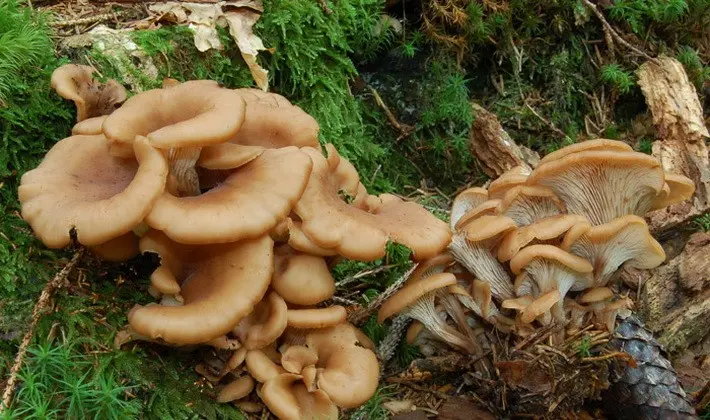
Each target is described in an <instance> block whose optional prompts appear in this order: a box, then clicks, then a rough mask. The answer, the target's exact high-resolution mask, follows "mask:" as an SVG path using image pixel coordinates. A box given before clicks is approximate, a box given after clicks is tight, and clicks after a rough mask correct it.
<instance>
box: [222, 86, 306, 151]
mask: <svg viewBox="0 0 710 420" xmlns="http://www.w3.org/2000/svg"><path fill="white" fill-rule="evenodd" d="M234 92H236V93H237V94H239V95H240V96H241V97H243V98H244V100H245V102H246V117H245V118H244V123H243V124H242V127H241V129H240V130H239V132H238V133H237V134H236V135H235V136H234V137H233V138H232V140H231V141H232V142H233V143H238V144H242V145H247V146H261V147H266V148H276V149H278V148H281V147H286V146H297V147H313V148H315V149H320V143H319V142H318V131H319V130H320V128H319V126H318V122H316V120H315V119H314V118H313V117H311V116H310V115H308V114H307V113H306V112H304V111H303V110H302V109H301V108H299V107H298V106H295V105H293V104H291V102H289V101H288V99H286V98H284V97H283V96H281V95H278V94H276V93H267V92H263V91H261V90H258V89H248V88H245V89H236V90H235V91H234Z"/></svg>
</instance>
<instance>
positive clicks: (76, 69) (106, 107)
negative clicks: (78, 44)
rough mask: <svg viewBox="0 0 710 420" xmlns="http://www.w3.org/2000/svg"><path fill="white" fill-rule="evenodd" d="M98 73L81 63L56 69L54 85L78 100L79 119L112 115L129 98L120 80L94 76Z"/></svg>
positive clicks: (59, 92) (58, 89)
mask: <svg viewBox="0 0 710 420" xmlns="http://www.w3.org/2000/svg"><path fill="white" fill-rule="evenodd" d="M94 72H95V70H94V68H93V67H90V66H84V65H79V64H65V65H63V66H60V67H58V68H57V69H55V70H54V72H52V78H51V81H50V85H51V86H52V89H54V90H55V91H57V93H58V94H59V96H61V97H62V98H64V99H69V100H72V101H74V104H75V105H76V120H77V122H81V121H84V120H86V119H87V118H92V117H98V116H101V115H107V114H110V113H111V112H112V111H113V110H114V109H116V108H117V107H118V106H120V105H121V103H123V102H124V101H125V100H126V97H127V94H126V89H124V87H123V86H121V84H120V83H118V82H117V81H115V80H109V81H108V82H106V83H105V84H104V83H101V82H99V81H98V80H95V79H94V78H93V74H94ZM92 134H98V133H92Z"/></svg>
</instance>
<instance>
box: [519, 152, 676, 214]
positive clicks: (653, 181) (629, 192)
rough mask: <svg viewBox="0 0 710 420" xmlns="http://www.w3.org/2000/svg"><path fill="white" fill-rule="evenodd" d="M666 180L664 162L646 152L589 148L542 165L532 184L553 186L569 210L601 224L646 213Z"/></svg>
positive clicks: (531, 177) (535, 171)
mask: <svg viewBox="0 0 710 420" xmlns="http://www.w3.org/2000/svg"><path fill="white" fill-rule="evenodd" d="M663 179H664V176H663V169H662V168H661V166H660V163H659V162H658V161H657V160H656V159H654V158H653V157H651V156H648V155H645V154H643V153H636V152H614V151H587V152H579V153H573V154H570V155H567V156H565V157H563V158H560V159H557V160H553V161H550V162H548V163H546V164H544V165H540V166H538V167H537V168H536V169H535V170H534V171H533V172H532V174H530V176H529V178H528V185H542V186H545V187H548V188H550V189H551V190H552V191H554V193H555V194H556V195H557V196H558V197H559V198H560V199H561V200H562V201H563V202H564V203H565V205H566V206H567V211H568V213H572V214H580V215H583V216H586V217H587V219H589V222H590V223H591V224H592V225H600V224H604V223H607V222H610V221H611V220H613V219H615V218H617V217H621V216H624V215H627V214H637V215H643V214H645V213H646V212H647V211H648V210H650V208H651V204H652V202H653V199H654V198H655V197H656V195H657V194H658V193H659V192H660V191H661V189H662V188H663V182H664V181H663Z"/></svg>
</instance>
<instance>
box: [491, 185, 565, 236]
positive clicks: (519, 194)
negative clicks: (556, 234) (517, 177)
mask: <svg viewBox="0 0 710 420" xmlns="http://www.w3.org/2000/svg"><path fill="white" fill-rule="evenodd" d="M565 212H566V209H565V205H564V204H563V203H562V202H561V201H560V199H559V198H557V196H556V195H555V193H554V192H552V190H551V189H549V188H545V187H530V186H525V185H521V186H517V187H514V188H511V189H510V190H508V192H506V193H505V196H504V197H503V199H502V200H501V202H500V210H499V214H500V215H502V216H505V217H509V218H511V219H513V220H514V221H515V224H516V225H518V226H519V227H520V226H527V225H530V224H533V223H535V222H536V221H538V220H540V219H545V218H548V217H552V216H557V215H560V214H563V213H565Z"/></svg>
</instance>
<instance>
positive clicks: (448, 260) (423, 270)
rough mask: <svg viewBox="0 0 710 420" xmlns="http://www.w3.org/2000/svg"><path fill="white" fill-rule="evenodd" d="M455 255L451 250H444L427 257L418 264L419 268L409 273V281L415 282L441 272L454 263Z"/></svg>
mask: <svg viewBox="0 0 710 420" xmlns="http://www.w3.org/2000/svg"><path fill="white" fill-rule="evenodd" d="M454 262H455V261H454V256H453V255H451V253H450V252H448V251H446V252H442V253H441V254H439V255H437V256H435V257H432V258H429V259H426V260H424V261H422V262H420V263H419V264H418V265H417V268H415V269H414V271H412V274H410V275H409V278H408V279H407V283H413V282H415V281H419V280H420V279H423V278H426V277H429V276H431V275H432V274H436V273H440V272H442V271H444V270H446V269H447V268H448V267H449V266H451V265H452V264H453V263H454Z"/></svg>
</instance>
